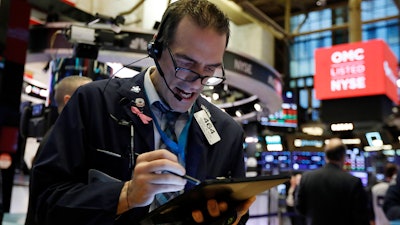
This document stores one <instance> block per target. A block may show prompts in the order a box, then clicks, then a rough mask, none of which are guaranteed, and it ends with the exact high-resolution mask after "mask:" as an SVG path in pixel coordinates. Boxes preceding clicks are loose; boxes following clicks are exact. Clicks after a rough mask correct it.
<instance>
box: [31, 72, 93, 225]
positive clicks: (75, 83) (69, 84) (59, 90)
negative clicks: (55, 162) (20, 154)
mask: <svg viewBox="0 0 400 225" xmlns="http://www.w3.org/2000/svg"><path fill="white" fill-rule="evenodd" d="M90 82H92V79H91V78H89V77H84V76H78V75H74V76H68V77H65V78H63V79H62V80H61V81H60V82H58V83H57V84H56V86H55V87H54V100H55V101H56V104H57V112H58V114H59V115H60V114H61V112H62V110H63V109H64V107H65V105H66V104H67V102H68V101H69V99H70V98H71V96H72V95H73V94H74V92H75V91H76V89H78V88H79V87H80V86H82V85H85V84H87V83H90ZM52 128H53V126H51V127H50V128H49V130H48V131H47V132H46V134H45V135H44V137H43V139H42V140H41V141H40V145H39V147H38V149H37V151H36V154H35V155H34V157H33V159H32V162H33V163H34V161H35V158H36V156H37V155H38V154H39V152H41V151H42V150H41V149H42V148H43V145H44V144H45V143H46V142H47V139H48V136H49V134H50V133H51V130H52ZM33 163H32V164H33ZM29 189H30V187H29ZM30 204H31V203H30V202H29V203H28V208H31V207H32V206H31V205H30ZM31 212H32V211H31V210H28V212H27V215H26V221H25V224H26V225H29V224H35V222H34V218H33V216H34V215H32V213H31Z"/></svg>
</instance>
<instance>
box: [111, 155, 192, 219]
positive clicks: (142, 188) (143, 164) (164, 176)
mask: <svg viewBox="0 0 400 225" xmlns="http://www.w3.org/2000/svg"><path fill="white" fill-rule="evenodd" d="M163 171H170V172H173V173H175V174H178V175H184V174H185V173H186V170H185V168H184V167H183V166H182V165H180V164H179V162H178V158H177V157H176V155H175V154H173V153H172V152H170V151H168V150H166V149H159V150H154V151H151V152H146V153H143V154H141V155H139V156H138V157H137V159H136V165H135V168H134V170H133V176H132V179H131V180H130V181H127V182H126V183H125V185H124V187H123V189H122V191H121V194H120V199H119V204H118V214H121V213H123V212H125V211H126V210H128V208H129V209H131V208H134V207H142V206H147V205H149V204H151V203H152V202H153V200H154V196H155V195H156V194H159V193H163V192H175V191H180V190H182V189H183V188H184V187H185V185H186V180H185V179H183V178H181V177H179V176H176V175H173V174H170V173H163ZM124 205H125V207H123V206H124Z"/></svg>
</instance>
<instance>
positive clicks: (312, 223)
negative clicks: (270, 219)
mask: <svg viewBox="0 0 400 225" xmlns="http://www.w3.org/2000/svg"><path fill="white" fill-rule="evenodd" d="M346 149H347V147H346V145H344V144H343V142H342V141H341V139H339V138H332V139H330V140H329V142H328V143H327V144H326V145H325V149H324V150H325V162H326V164H325V165H324V166H323V167H322V168H319V169H316V170H314V171H308V172H305V173H304V174H303V176H302V178H301V180H300V185H299V189H298V192H297V196H296V200H295V207H296V209H297V210H298V212H300V213H301V214H303V215H304V216H305V217H306V222H307V224H308V225H338V224H340V225H368V224H369V221H368V217H367V194H366V191H365V190H364V188H363V185H362V182H361V179H360V178H357V177H354V176H352V175H351V174H349V173H347V172H345V171H344V170H343V165H344V162H345V155H346Z"/></svg>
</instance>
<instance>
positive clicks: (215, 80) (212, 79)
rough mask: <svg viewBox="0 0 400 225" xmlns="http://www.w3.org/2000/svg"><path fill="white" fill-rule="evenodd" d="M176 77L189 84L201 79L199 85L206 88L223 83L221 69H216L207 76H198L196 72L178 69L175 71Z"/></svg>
mask: <svg viewBox="0 0 400 225" xmlns="http://www.w3.org/2000/svg"><path fill="white" fill-rule="evenodd" d="M175 75H176V77H177V78H179V79H181V80H184V81H189V82H194V81H195V80H197V79H201V83H202V84H203V85H207V86H215V85H218V84H220V83H222V82H223V81H224V73H223V69H222V67H217V68H216V69H215V70H214V71H213V72H211V73H209V74H207V75H204V76H203V75H199V74H197V73H196V72H194V71H192V70H189V69H186V68H181V67H178V68H177V70H176V74H175Z"/></svg>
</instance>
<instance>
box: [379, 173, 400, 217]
mask: <svg viewBox="0 0 400 225" xmlns="http://www.w3.org/2000/svg"><path fill="white" fill-rule="evenodd" d="M395 180H396V182H393V183H391V184H390V186H389V188H388V189H387V191H386V195H385V199H384V201H383V211H384V212H385V215H386V217H387V218H388V220H389V221H395V220H396V221H398V220H400V176H399V171H397V174H396V179H395Z"/></svg>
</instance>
